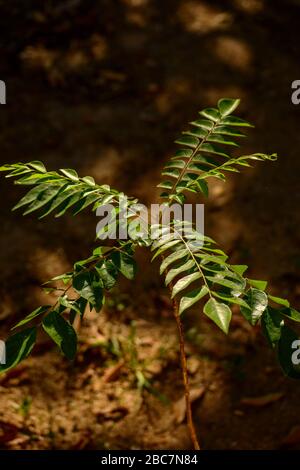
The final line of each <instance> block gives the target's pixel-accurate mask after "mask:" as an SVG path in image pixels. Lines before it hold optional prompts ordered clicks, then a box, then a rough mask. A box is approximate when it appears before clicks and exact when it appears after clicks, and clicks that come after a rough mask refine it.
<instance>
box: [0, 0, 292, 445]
mask: <svg viewBox="0 0 300 470" xmlns="http://www.w3.org/2000/svg"><path fill="white" fill-rule="evenodd" d="M0 11H1V15H0V54H1V64H0V79H2V80H4V81H5V82H6V86H7V104H6V105H5V106H1V107H0V129H1V131H0V149H1V157H0V161H1V163H9V162H16V161H24V162H26V161H30V160H42V161H43V162H44V163H45V164H46V166H47V168H49V169H51V170H53V169H58V168H74V169H76V170H77V171H78V173H79V174H80V175H81V176H84V175H91V176H93V177H94V178H95V179H96V180H97V181H98V182H100V183H108V184H111V185H112V186H114V187H116V188H118V189H119V190H124V191H125V192H126V193H128V194H129V195H135V196H137V197H139V198H140V199H141V201H142V202H144V203H146V204H150V203H152V202H157V197H158V194H159V193H158V190H157V189H156V184H157V183H158V182H159V180H160V171H161V168H162V166H163V163H164V162H165V161H166V160H167V159H168V158H169V157H170V155H172V152H173V151H174V149H175V145H174V144H173V142H174V140H175V139H176V137H177V136H178V133H179V132H180V131H181V130H183V129H184V128H185V127H186V125H187V123H188V122H189V121H190V120H192V119H193V118H194V117H195V115H196V114H197V111H199V110H200V109H201V108H203V107H206V106H211V105H212V106H214V105H215V104H216V102H217V100H218V99H219V98H221V97H240V98H241V99H242V103H241V106H240V111H239V112H240V115H241V116H242V117H243V118H245V119H247V120H249V121H250V122H252V123H253V124H255V127H256V128H255V129H253V130H251V132H249V138H248V139H247V140H246V141H245V142H244V146H243V149H242V153H243V154H247V153H250V152H265V153H273V152H277V153H278V156H279V159H278V161H277V162H275V163H263V164H260V163H258V164H257V165H255V168H253V169H250V170H248V169H247V170H246V171H244V172H243V174H241V175H238V176H233V177H230V178H229V181H228V183H226V184H225V185H224V184H223V183H220V182H216V181H214V182H212V184H211V196H210V198H209V199H208V201H207V202H206V233H207V234H208V235H210V236H212V237H214V238H215V239H216V240H217V241H218V243H219V244H220V245H221V246H222V248H224V249H225V250H227V252H228V253H229V254H230V256H231V260H232V261H234V262H237V263H246V264H249V266H250V274H251V276H252V277H258V278H261V279H266V280H268V281H269V285H270V289H271V292H272V293H273V294H275V295H278V296H281V297H288V298H289V299H290V300H291V302H292V303H293V304H294V305H295V307H296V308H297V307H298V308H299V297H300V276H299V267H300V253H299V241H300V231H299V203H300V200H299V194H300V193H299V171H300V163H299V162H300V159H299V155H298V153H299V144H300V134H299V124H300V106H298V107H297V106H295V105H293V104H292V102H291V83H292V82H293V81H294V80H296V79H300V62H299V20H300V5H299V2H297V1H292V0H286V1H284V2H283V1H279V0H278V1H277V0H273V1H272V2H267V1H263V0H231V1H214V0H210V1H202V0H178V1H177V0H172V1H171V0H161V1H157V0H115V1H112V0H107V1H106V0H97V1H88V0H70V1H66V2H63V3H62V2H55V1H44V2H37V1H10V2H9V3H8V2H2V1H1V2H0ZM22 194H23V192H22V189H20V188H17V189H16V188H14V187H13V185H12V182H11V181H7V180H4V179H3V178H1V184H0V217H1V227H2V230H1V232H0V243H1V252H0V266H1V270H0V295H1V303H0V322H1V324H0V327H1V334H2V335H3V336H5V335H6V333H7V331H8V329H9V327H10V326H11V325H12V324H13V323H15V321H16V319H18V318H21V317H22V316H23V315H24V314H26V313H28V312H29V311H31V310H32V309H33V308H35V307H36V306H37V305H39V304H40V303H42V302H44V301H45V296H44V294H43V293H42V292H41V290H40V289H39V285H40V284H41V283H42V282H44V281H45V280H47V279H48V278H50V277H51V276H54V275H58V274H60V273H61V272H64V271H66V270H67V269H69V268H70V266H71V265H72V263H73V262H74V261H76V260H77V259H80V258H83V257H87V256H88V255H89V253H90V249H91V247H92V246H93V240H94V234H95V225H96V219H95V217H94V216H92V215H89V214H88V213H86V214H83V215H80V216H78V217H76V218H73V217H70V216H66V217H64V218H62V219H58V220H57V219H53V218H48V219H47V220H43V221H37V220H36V218H35V217H34V216H28V217H25V218H22V216H21V215H20V214H19V213H11V207H12V206H13V205H14V204H15V203H16V201H17V200H18V198H20V197H21V195H22ZM138 259H139V261H140V270H139V273H138V277H137V281H136V282H135V283H134V285H130V284H129V283H128V284H127V283H125V284H124V286H122V288H121V291H120V292H117V293H116V294H115V295H116V298H115V299H114V300H113V302H115V303H114V304H113V305H116V306H118V304H119V303H120V302H121V303H122V305H123V303H124V304H125V308H124V309H123V307H122V311H121V312H120V311H118V308H117V307H116V308H111V312H110V316H109V315H108V317H105V315H106V314H103V318H106V319H107V322H112V325H113V327H112V328H115V329H116V330H117V332H116V333H113V334H116V335H118V334H119V335H121V336H122V337H124V335H125V336H126V334H128V331H127V329H126V328H128V324H129V322H130V320H132V319H136V320H137V321H138V322H139V321H140V324H139V323H138V329H137V331H138V335H139V328H140V335H141V336H140V337H141V338H143V335H145V334H146V331H147V330H149V328H150V329H151V328H152V330H151V331H152V340H153V338H156V337H157V338H158V339H157V341H159V337H160V336H161V335H162V334H163V333H164V332H166V331H167V332H169V329H170V328H171V330H170V332H169V333H168V334H169V335H170V336H172V335H175V333H174V331H173V330H172V328H173V326H172V325H173V323H172V322H173V320H172V316H171V312H170V304H169V303H168V300H167V298H166V292H165V291H164V289H163V287H162V282H161V280H160V279H159V277H158V274H157V266H149V265H148V261H149V257H148V256H147V254H145V253H144V252H141V253H138ZM146 262H147V264H146ZM124 296H125V297H124ZM120 298H121V300H120ZM124 298H125V301H124ZM116 299H117V300H116ZM99 321H100V324H98V323H99ZM101 322H102V323H101ZM104 323H105V322H104V321H103V320H101V319H100V320H99V319H98V318H96V319H95V318H93V317H91V318H88V319H87V323H86V326H85V327H84V328H85V329H83V333H82V337H83V338H90V337H91V336H93V337H94V336H95V337H97V335H99V334H100V333H101V334H102V335H103V336H104V337H106V338H107V337H109V335H110V334H112V333H111V330H109V327H108V326H107V325H106V326H105V325H104ZM186 323H187V325H186V327H187V328H186V329H187V331H188V332H190V330H191V329H192V330H193V328H194V327H195V325H196V327H197V331H198V333H197V335H198V336H199V335H200V342H199V341H198V342H197V341H196V342H195V341H190V345H189V349H188V354H189V360H190V362H191V364H193V362H194V364H195V363H197V364H198V366H197V367H198V368H197V369H196V371H195V372H194V374H195V377H194V378H192V384H193V383H194V388H195V390H198V392H199V389H200V387H204V389H205V392H203V394H202V395H203V396H202V395H201V401H200V394H198V395H199V396H198V401H195V405H194V406H195V413H196V425H197V427H198V430H199V433H200V437H201V441H203V445H204V447H206V448H237V449H239V448H250V449H260V448H264V449H266V448H272V449H273V448H280V447H282V446H288V447H296V448H297V447H298V448H299V447H300V419H298V418H297V414H298V416H299V411H300V395H299V393H300V392H299V384H298V383H297V382H293V381H290V380H288V379H285V378H284V377H283V376H282V373H281V371H280V370H279V367H278V366H277V364H276V360H275V357H274V355H273V353H272V352H270V351H269V350H268V349H267V346H266V345H265V342H264V340H263V338H262V337H261V335H260V332H259V331H254V332H253V331H249V330H248V329H247V328H246V326H245V324H244V323H243V322H242V321H241V320H239V319H238V318H236V319H235V320H234V322H233V331H232V333H231V335H229V338H224V337H223V336H221V335H220V334H219V333H218V332H216V331H215V328H214V327H213V326H210V325H207V324H206V322H205V321H204V322H203V319H202V318H201V316H200V313H199V312H195V313H194V316H193V315H192V316H188V318H187V322H186ZM93 325H94V326H93ZM95 325H98V326H97V327H96V326H95ZM97 328H98V329H97ZM108 330H109V331H108ZM119 330H120V331H119ZM113 331H115V330H114V329H113ZM193 331H194V330H193ZM99 332H100V333H99ZM198 336H197V337H198ZM188 338H189V339H191V335H190V336H188ZM193 338H194V339H195V335H194V336H193ZM148 339H149V338H148ZM155 341H156V340H155ZM83 342H84V341H83ZM87 344H88V341H87ZM43 345H44V346H43ZM153 347H154V348H155V345H154V346H153ZM173 349H174V348H173ZM171 350H172V348H171ZM95 354H96V353H95V352H94V351H93V353H92V357H90V353H89V351H87V352H85V353H84V354H83V355H82V357H81V359H82V360H81V362H80V360H78V361H79V362H78V363H76V364H75V365H72V366H70V365H68V364H67V363H66V362H65V361H64V359H62V358H61V357H60V356H58V355H57V351H56V350H50V351H49V347H48V343H47V342H45V340H44V339H43V338H41V346H40V349H38V350H37V352H36V355H35V356H34V358H33V359H29V360H28V361H26V363H24V364H25V365H21V366H20V368H19V370H20V375H19V376H18V377H19V378H18V377H17V378H16V377H14V376H13V377H11V378H10V377H8V380H7V379H5V380H6V381H4V382H3V383H2V382H1V383H0V387H1V389H2V390H1V405H0V422H1V423H2V426H3V429H7V428H6V427H7V426H8V427H9V426H10V428H9V429H10V434H9V433H8V434H9V435H10V437H11V439H7V438H4V437H3V439H2V440H1V439H0V442H2V444H1V445H2V446H3V447H8V448H70V447H72V446H73V445H75V444H74V440H75V441H76V443H77V444H76V445H77V447H76V448H86V447H87V448H100V447H101V446H103V447H105V446H108V445H109V446H112V447H113V448H172V447H174V448H188V447H189V445H190V443H189V441H188V437H187V436H186V429H185V426H184V424H183V423H178V422H177V424H176V422H175V423H174V422H173V421H172V419H171V418H170V416H171V415H172V409H171V408H170V407H169V408H168V407H167V408H165V407H164V406H163V405H161V404H158V403H156V401H157V399H156V398H155V399H154V398H153V397H146V398H144V399H143V400H142V404H141V406H140V408H138V410H136V408H135V404H136V403H137V401H138V400H139V399H140V397H138V396H137V395H136V393H138V392H137V391H136V390H134V391H133V392H134V393H133V395H132V396H130V397H127V395H126V393H127V392H126V393H125V395H126V397H125V399H124V400H125V402H126V403H127V402H128V403H131V404H132V408H131V407H130V406H129V411H128V413H125V412H124V413H125V414H124V413H123V415H122V413H121V417H120V416H119V415H118V418H115V415H114V413H112V416H109V418H107V417H106V418H105V419H104V418H103V419H102V418H101V419H100V418H97V416H98V415H97V413H98V412H97V410H96V411H95V410H94V409H93V408H92V407H91V408H89V412H88V411H86V410H85V408H84V406H85V405H83V403H86V402H88V403H91V401H92V400H95V393H96V394H97V395H99V394H100V395H101V393H102V394H103V396H104V395H105V397H106V398H107V397H109V393H110V394H114V393H115V389H116V388H118V389H120V390H121V392H122V393H123V392H124V390H128V387H129V390H130V385H128V384H127V382H126V381H127V380H128V374H127V375H126V373H125V372H123V375H122V376H121V377H120V378H118V382H117V383H112V384H111V383H108V384H106V385H105V386H104V387H103V388H101V386H100V385H99V384H98V389H97V380H98V381H100V382H99V383H102V382H101V380H102V379H101V377H102V376H103V370H104V373H105V369H106V366H107V362H105V361H108V363H109V364H110V362H109V361H110V360H111V362H112V363H113V362H114V361H113V359H112V358H107V357H105V358H104V359H105V361H104V359H103V358H102V357H101V354H100V353H99V358H97V355H96V356H95ZM173 356H174V354H173V351H171V352H169V353H168V354H167V356H166V358H165V359H164V366H161V370H159V373H157V372H153V371H152V374H153V380H154V381H157V386H158V387H161V388H162V391H163V392H164V393H166V394H167V395H169V396H170V398H171V401H172V403H173V402H174V401H176V400H177V399H179V398H180V396H181V395H182V393H183V392H182V388H181V383H180V375H179V373H178V370H177V369H178V360H176V350H175V356H174V357H173ZM30 361H32V362H30ZM168 361H169V362H168ZM197 361H198V362H197ZM26 364H27V365H26ZM28 364H29V365H28ZM95 364H96V365H95ZM99 364H100V365H99ZM195 367H196V366H195V365H194V369H195ZM101 368H103V370H102V371H101ZM56 373H58V374H59V377H60V384H59V386H58V389H55V384H58V382H59V380H57V377H56V375H55V374H56ZM22 374H25V380H23V378H22V377H23V375H22ZM82 374H87V375H88V376H90V375H91V376H92V377H93V380H94V382H95V384H94V382H93V380H92V381H89V380H88V381H87V383H86V382H85V379H84V378H82ZM89 374H90V375H89ZM191 375H193V371H192V366H191ZM70 377H71V378H72V380H70ZM78 380H79V385H78V386H77V388H76V386H75V385H74V383H77V382H76V381H78ZM91 382H92V385H91ZM41 384H43V385H41ZM80 384H81V385H80ZM162 384H163V385H162ZM174 384H175V385H176V386H174ZM89 387H90V388H89ZM93 387H94V388H93ZM109 387H111V388H112V389H110V388H109ZM126 387H127V388H126ZM76 390H77V391H76ZM121 392H120V393H121ZM122 393H121V394H122ZM128 393H129V392H128ZM196 394H197V393H196ZM276 394H277V395H276ZM122 396H123V395H122ZM195 396H196V395H195ZM249 396H250V397H253V396H255V397H267V399H266V400H265V401H267V404H266V405H262V404H260V405H257V404H256V405H253V404H252V405H249V404H248V405H247V402H245V403H244V405H243V404H242V403H243V399H245V397H246V398H247V397H249ZM28 397H30V403H31V405H30V406H31V408H30V410H29V411H28V413H27V414H26V416H25V415H24V413H23V414H22V413H20V410H19V408H18V406H20V407H21V409H22V403H24V400H25V401H26V399H28ZM83 397H85V398H83ZM118 397H119V396H118ZM119 399H120V397H119V398H116V397H115V396H114V397H113V398H111V399H109V398H107V401H108V402H110V403H111V402H118V400H119ZM155 400H156V401H155ZM16 403H17V405H16V406H14V404H16ZM118 403H119V402H118ZM103 406H104V405H103V403H102V404H101V403H99V409H101V408H103ZM107 406H108V405H107ZM122 406H123V405H122ZM170 406H171V405H170ZM243 406H244V408H243ZM157 407H158V409H157ZM259 407H261V408H259ZM70 409H72V410H74V409H76V410H77V411H76V412H75V411H74V413H72V412H71V411H70ZM149 409H150V411H149ZM57 410H60V416H61V417H62V418H61V419H62V422H59V423H57V422H56V421H55V420H56V419H57V414H58V412H57ZM84 410H85V411H84ZM151 410H152V411H151ZM153 410H154V411H153ZM258 411H259V413H258ZM110 412H111V410H110ZM76 413H77V414H76ZM149 413H150V415H151V413H152V414H153V413H154V417H155V416H158V415H161V416H163V417H164V419H163V422H162V423H160V424H158V422H160V421H159V420H156V418H155V419H153V416H152V418H151V419H150V417H149ZM155 413H157V415H156V414H155ZM83 414H85V416H86V418H85V420H82V422H81V425H78V423H77V419H78V417H79V416H82V415H83ZM125 415H126V416H125ZM24 416H25V417H24ZM95 416H96V418H95ZM95 419H96V424H95V422H94V420H95ZM101 420H102V421H101ZM53 423H54V424H53ZM74 423H75V424H74ZM133 423H139V426H140V427H141V433H140V435H139V436H137V435H136V432H135V429H136V428H135V425H133ZM5 426H6V427H5ZM74 426H75V428H74ZM76 426H77V427H76ZM61 429H64V432H61ZM4 434H6V436H7V432H6V433H4ZM4 434H3V435H4ZM120 435H122V438H120ZM24 436H25V437H24ZM33 436H35V437H34V438H33ZM74 436H75V437H74ZM287 436H288V437H287ZM70 441H72V442H73V443H72V444H70Z"/></svg>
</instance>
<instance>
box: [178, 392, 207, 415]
mask: <svg viewBox="0 0 300 470" xmlns="http://www.w3.org/2000/svg"><path fill="white" fill-rule="evenodd" d="M205 390H206V387H204V386H200V387H198V388H192V389H191V390H190V400H191V403H193V402H194V401H196V400H198V399H199V398H201V397H202V396H203V395H204V392H205ZM173 410H174V418H175V422H176V423H177V424H180V423H182V422H183V421H184V418H185V415H186V404H185V396H184V395H183V397H181V398H180V399H179V400H178V401H177V402H176V403H174V405H173Z"/></svg>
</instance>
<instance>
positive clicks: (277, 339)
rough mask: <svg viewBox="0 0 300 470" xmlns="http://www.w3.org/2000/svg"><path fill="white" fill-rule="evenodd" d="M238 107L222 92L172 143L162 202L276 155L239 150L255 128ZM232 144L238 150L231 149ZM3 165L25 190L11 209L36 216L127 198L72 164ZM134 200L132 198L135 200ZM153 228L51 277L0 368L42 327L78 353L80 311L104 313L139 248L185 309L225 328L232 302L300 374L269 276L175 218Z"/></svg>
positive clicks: (283, 306)
mask: <svg viewBox="0 0 300 470" xmlns="http://www.w3.org/2000/svg"><path fill="white" fill-rule="evenodd" d="M238 105H239V100H234V99H222V100H220V101H219V102H218V107H217V108H207V109H204V110H203V111H201V112H200V118H199V119H197V120H195V121H193V122H192V123H191V127H190V129H189V130H188V131H186V132H184V133H183V134H182V137H181V138H180V139H178V140H177V141H176V142H177V143H178V144H179V145H180V149H179V150H178V151H177V152H176V154H175V156H174V157H173V158H171V160H170V162H169V163H167V165H166V166H165V168H164V170H163V176H164V177H165V180H164V181H163V182H162V183H161V184H160V185H159V187H161V188H163V190H164V193H163V194H162V199H163V200H164V202H165V203H167V204H170V203H172V202H177V203H180V204H182V203H183V202H184V200H185V196H186V193H187V192H194V193H198V192H200V193H202V194H204V195H205V196H207V195H208V184H207V180H208V179H209V178H210V177H216V178H219V179H221V180H223V181H224V180H225V179H226V173H227V172H237V171H240V170H241V169H242V168H243V167H249V166H250V165H251V163H252V162H254V161H265V160H275V159H276V155H275V154H272V155H265V154H262V153H255V154H252V155H246V156H237V155H236V154H235V152H236V149H237V148H238V146H239V144H238V141H239V139H241V138H243V137H245V135H244V134H243V133H242V132H241V130H240V129H244V128H247V127H251V125H250V124H249V123H248V122H246V121H244V120H242V119H240V118H239V117H236V116H233V115H232V113H233V112H234V111H235V110H236V108H237V106H238ZM231 149H232V150H233V152H234V154H230V153H229V150H231ZM0 171H2V172H6V173H7V175H6V177H8V178H11V177H12V178H14V179H15V182H16V184H18V185H25V186H28V187H29V190H28V192H27V194H26V195H25V196H24V197H23V198H22V199H21V200H20V202H19V203H18V204H17V205H16V206H15V209H18V208H22V209H23V210H24V214H29V213H32V212H35V211H38V214H39V217H40V218H43V217H45V216H47V215H49V214H54V215H55V216H56V217H59V216H61V215H63V214H64V213H65V212H66V211H70V212H71V213H72V214H73V215H76V214H78V213H79V212H81V211H82V210H83V209H85V208H90V209H92V210H93V211H95V210H96V209H97V208H98V207H100V206H104V205H105V204H107V203H111V204H113V205H114V207H116V209H117V210H119V206H118V204H119V197H120V196H122V195H123V193H119V192H118V191H116V190H114V189H111V188H110V187H109V186H108V185H105V184H104V185H98V184H96V182H95V181H94V179H93V178H92V177H89V176H86V177H83V178H81V177H79V176H78V174H77V173H76V171H75V170H72V169H61V170H59V172H56V171H50V172H49V171H47V170H46V168H45V167H44V165H43V163H42V162H39V161H34V162H30V163H27V164H25V163H17V164H11V165H4V166H2V167H0ZM136 202H137V200H136V199H132V198H131V199H130V198H129V204H131V203H132V204H134V203H136ZM124 223H126V224H127V223H128V221H127V219H126V221H125V222H124ZM150 229H151V233H155V231H157V233H158V236H157V237H156V239H155V240H154V241H153V240H152V241H151V242H149V240H144V241H143V240H140V239H135V240H134V239H129V240H127V241H122V240H115V243H114V244H113V246H101V247H97V248H96V249H95V250H94V251H93V253H92V255H91V256H90V257H88V258H87V259H85V260H81V261H78V262H76V263H75V265H74V267H73V270H72V271H70V272H67V273H64V274H62V275H59V276H57V277H55V278H53V279H51V280H50V281H48V282H47V283H46V284H45V285H44V290H45V291H46V292H48V293H54V294H56V297H57V299H56V302H55V303H54V305H52V304H50V305H44V306H41V307H39V308H37V309H35V310H34V311H33V312H31V313H30V314H29V315H27V316H26V317H25V318H24V319H22V320H21V321H19V322H18V323H17V324H16V325H15V326H14V327H13V328H12V330H13V332H12V335H11V336H10V337H9V339H8V340H7V342H6V353H7V361H6V364H5V365H1V366H0V371H6V370H8V369H10V368H11V367H14V366H16V365H17V364H18V363H19V362H20V361H21V360H23V359H25V358H26V357H27V356H28V354H30V352H31V351H32V349H33V347H34V344H35V341H36V336H37V332H38V329H39V328H43V330H44V331H45V332H46V333H47V334H48V335H49V337H50V338H51V339H52V340H53V341H54V343H55V344H56V345H57V346H58V347H59V348H60V349H61V351H62V352H63V354H64V355H65V356H66V357H67V358H68V359H70V360H72V359H73V358H74V356H75V354H76V349H77V335H76V332H75V329H74V328H73V322H74V319H75V317H76V315H78V316H80V318H82V317H83V316H84V314H85V311H86V309H87V308H90V309H95V310H96V311H97V312H100V310H101V308H102V306H103V304H104V302H105V295H106V292H107V291H109V290H110V289H112V288H113V287H114V285H115V284H116V282H117V280H118V277H119V275H120V274H122V275H123V276H125V277H126V278H127V279H129V280H131V279H133V278H134V276H135V271H136V266H135V261H134V251H135V249H136V247H138V246H140V245H143V246H146V247H151V250H152V253H153V259H156V258H159V259H160V273H161V274H162V275H164V276H165V284H166V286H167V287H168V288H169V290H170V295H171V297H172V299H174V301H175V304H176V306H177V309H176V311H178V314H179V315H182V314H184V313H185V312H186V311H187V310H188V309H190V308H191V307H193V308H194V310H195V312H197V314H202V315H205V316H206V317H208V318H209V319H210V320H212V321H213V322H214V323H215V324H216V325H217V326H218V327H219V328H220V329H221V330H222V331H223V332H224V333H226V334H227V333H228V332H229V328H230V322H231V318H232V306H234V305H235V306H236V307H237V308H238V309H239V311H240V314H241V315H243V317H244V318H245V319H246V320H247V321H248V322H249V323H250V324H251V325H252V326H255V325H261V327H262V331H263V333H264V335H265V336H266V338H267V340H268V343H269V344H270V346H271V347H272V348H274V349H276V351H277V353H278V357H279V362H280V364H281V366H282V368H283V370H284V372H285V373H286V374H287V375H289V376H291V377H293V378H299V377H300V366H299V365H298V364H296V363H294V362H293V357H294V358H295V357H296V356H297V351H295V350H294V348H295V345H296V342H297V341H298V336H297V334H296V333H295V332H294V331H293V330H291V328H290V326H288V324H291V323H293V322H294V323H300V313H299V312H298V311H297V310H295V309H294V308H292V307H291V306H290V304H289V302H288V301H287V300H286V299H282V298H280V297H274V296H272V295H269V294H268V293H267V292H266V288H267V282H266V281H261V280H254V279H249V278H247V277H246V276H245V272H246V270H247V266H244V265H232V264H230V263H229V262H228V257H227V255H226V254H225V253H224V252H223V251H222V250H221V249H220V248H218V247H217V245H216V243H215V242H214V240H212V239H211V238H209V237H206V236H203V235H202V234H199V233H197V232H196V231H195V230H194V228H193V226H192V225H191V224H190V223H187V222H183V223H182V222H181V223H180V224H178V222H177V221H175V220H172V221H171V225H170V227H163V226H161V225H159V224H158V225H157V226H152V227H150ZM152 229H153V230H152ZM286 323H287V324H286ZM299 349H300V348H299ZM293 353H294V355H293ZM299 356H300V354H299ZM297 357H298V356H297ZM299 362H300V361H299Z"/></svg>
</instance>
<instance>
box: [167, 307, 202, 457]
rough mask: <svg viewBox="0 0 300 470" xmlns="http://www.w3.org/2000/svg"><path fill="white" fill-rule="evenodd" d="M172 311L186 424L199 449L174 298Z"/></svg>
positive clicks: (180, 327)
mask: <svg viewBox="0 0 300 470" xmlns="http://www.w3.org/2000/svg"><path fill="white" fill-rule="evenodd" d="M173 312H174V317H175V320H176V325H177V331H178V336H179V345H180V362H181V370H182V378H183V385H184V396H185V403H186V416H187V425H188V429H189V433H190V437H191V440H192V443H193V447H194V449H195V450H200V445H199V441H198V438H197V434H196V430H195V426H194V422H193V414H192V403H191V397H190V387H189V378H188V369H187V361H186V354H185V347H184V332H183V325H182V322H181V320H180V315H179V311H178V302H177V300H176V299H174V300H173Z"/></svg>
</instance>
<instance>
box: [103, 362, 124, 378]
mask: <svg viewBox="0 0 300 470" xmlns="http://www.w3.org/2000/svg"><path fill="white" fill-rule="evenodd" d="M123 366H124V361H123V360H121V361H120V362H118V363H117V364H116V365H114V366H111V367H109V368H108V369H106V371H105V372H104V374H103V381H104V382H105V383H108V382H113V381H114V380H116V379H117V378H118V377H119V374H120V370H121V369H122V367H123Z"/></svg>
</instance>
